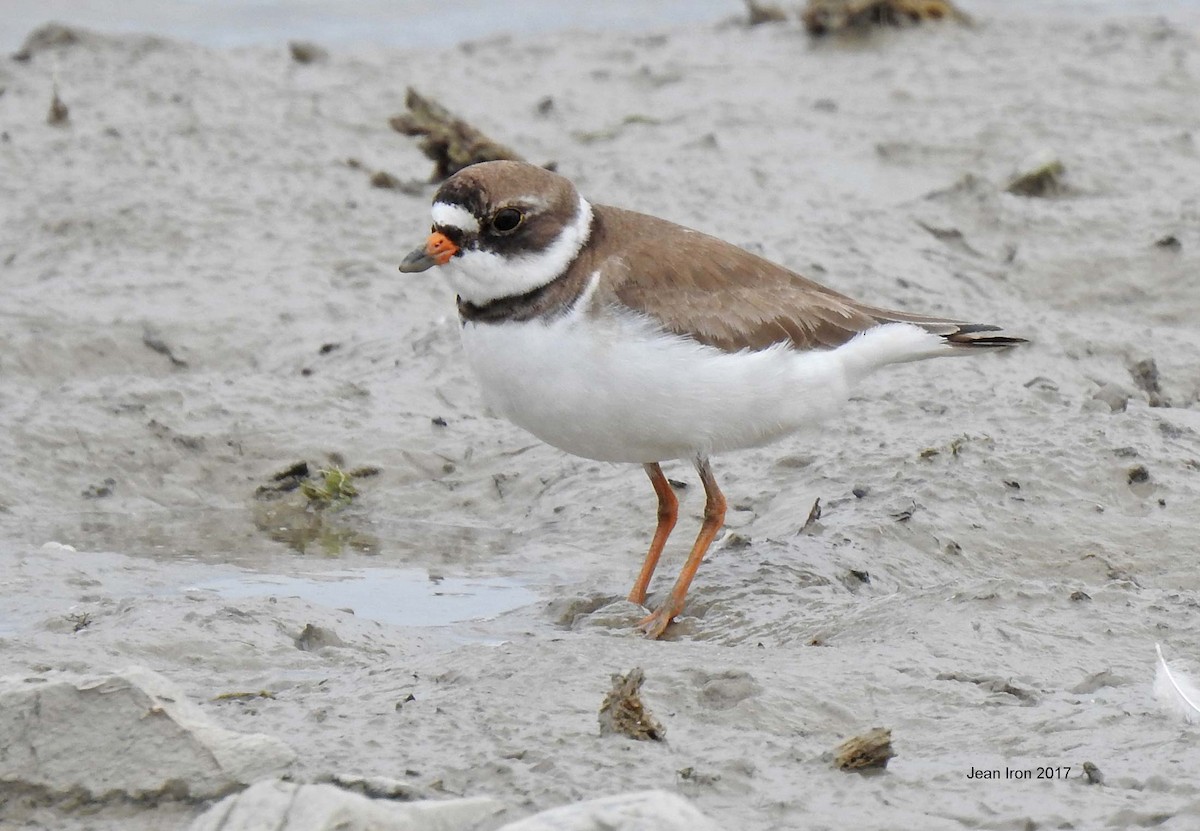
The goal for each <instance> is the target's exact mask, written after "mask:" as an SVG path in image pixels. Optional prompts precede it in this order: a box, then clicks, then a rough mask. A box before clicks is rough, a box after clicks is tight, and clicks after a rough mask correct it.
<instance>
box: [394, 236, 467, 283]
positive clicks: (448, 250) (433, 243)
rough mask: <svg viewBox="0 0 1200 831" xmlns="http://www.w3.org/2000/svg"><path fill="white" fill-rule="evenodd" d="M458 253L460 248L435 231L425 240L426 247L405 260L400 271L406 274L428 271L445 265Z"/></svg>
mask: <svg viewBox="0 0 1200 831" xmlns="http://www.w3.org/2000/svg"><path fill="white" fill-rule="evenodd" d="M457 253H458V246H457V245H455V244H454V243H453V242H451V241H450V238H449V237H448V236H446V235H445V234H443V233H442V232H441V231H434V232H433V233H432V234H430V235H429V239H427V240H425V246H424V247H423V248H418V249H416V250H415V251H413V252H412V253H411V254H409V255H408V256H407V257H405V258H404V261H403V262H402V263H400V270H401V271H403V272H405V273H409V274H412V273H415V272H418V271H426V270H428V269H430V268H433V267H434V266H435V265H445V264H446V263H448V262H450V258H451V257H453V256H454V255H455V254H457Z"/></svg>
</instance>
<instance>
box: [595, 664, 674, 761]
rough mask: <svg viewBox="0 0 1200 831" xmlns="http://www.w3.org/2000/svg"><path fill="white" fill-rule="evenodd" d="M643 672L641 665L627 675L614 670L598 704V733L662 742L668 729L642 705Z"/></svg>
mask: <svg viewBox="0 0 1200 831" xmlns="http://www.w3.org/2000/svg"><path fill="white" fill-rule="evenodd" d="M645 680H646V675H645V673H644V672H642V668H641V667H634V668H633V669H631V670H630V671H629V674H628V675H621V674H620V673H619V672H618V673H614V674H613V677H612V689H611V690H609V693H608V695H606V696H604V703H603V704H601V705H600V717H599V718H600V735H601V736H608V735H611V734H613V733H620V734H621V735H623V736H628V737H629V738H631V739H638V740H639V741H646V740H647V739H651V740H653V741H656V742H661V741H662V740H663V739H664V738H666V735H667V730H666V728H665V727H663V726H662V725H661V724H659V723H658V722H657V721H655V720H654V717H653V716H651V715H650V713H649V712H648V711H647V710H646V705H644V704H642V696H641V689H642V682H643V681H645Z"/></svg>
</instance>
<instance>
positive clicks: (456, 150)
mask: <svg viewBox="0 0 1200 831" xmlns="http://www.w3.org/2000/svg"><path fill="white" fill-rule="evenodd" d="M404 103H405V106H407V107H408V112H407V113H402V114H400V115H394V116H392V117H391V119H389V120H388V123H389V124H391V125H392V129H393V130H395V131H396V132H398V133H403V134H404V135H406V136H424V139H422V141H421V150H422V152H424V153H425V155H426V156H428V157H429V158H431V159H433V162H434V165H435V167H434V170H433V181H435V182H440V181H441V180H443V179H445V178H447V177H449V176H453V175H454V174H455V173H457V172H458V171H460V170H462V169H463V168H464V167H468V166H470V165H473V164H475V163H476V162H490V161H496V160H498V159H511V160H513V161H517V162H521V161H524V159H522V158H521V156H520V155H518V154H517V152H516V151H515V150H512V149H511V148H509V147H505V146H504V145H503V144H500V143H499V142H496V141H493V140H492V139H490V138H488V137H487V136H485V135H484V134H483V133H482V132H480V131H479V130H477V129H476V128H475V127H472V126H471V125H470V124H468V123H467V122H465V121H463V120H462V119H461V118H458V117H457V116H455V115H454V114H453V113H451V112H450V111H449V110H447V109H446V108H445V107H443V106H442V105H441V104H439V103H438V102H436V101H434V100H433V99H430V98H426V97H425V96H423V95H421V94H420V93H418V92H417V91H416V90H414V89H412V88H411V87H410V88H409V90H408V95H407V96H406V97H405V99H404Z"/></svg>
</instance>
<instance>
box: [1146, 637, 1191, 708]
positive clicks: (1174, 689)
mask: <svg viewBox="0 0 1200 831" xmlns="http://www.w3.org/2000/svg"><path fill="white" fill-rule="evenodd" d="M1154 649H1155V650H1156V651H1157V652H1158V669H1157V670H1155V673H1154V697H1155V698H1157V699H1158V703H1159V704H1161V705H1162V706H1163V707H1165V708H1166V709H1168V710H1170V711H1171V712H1173V713H1175V714H1176V715H1178V716H1180V717H1182V718H1183V720H1184V721H1186V722H1188V723H1189V724H1200V688H1197V686H1196V682H1195V681H1193V680H1192V679H1191V678H1189V677H1188V676H1187V675H1185V674H1184V673H1183V672H1182V671H1181V670H1179V669H1178V668H1175V669H1172V668H1171V667H1170V665H1169V664H1168V663H1167V660H1166V659H1165V658H1164V657H1163V651H1162V647H1161V646H1159V645H1158V644H1154Z"/></svg>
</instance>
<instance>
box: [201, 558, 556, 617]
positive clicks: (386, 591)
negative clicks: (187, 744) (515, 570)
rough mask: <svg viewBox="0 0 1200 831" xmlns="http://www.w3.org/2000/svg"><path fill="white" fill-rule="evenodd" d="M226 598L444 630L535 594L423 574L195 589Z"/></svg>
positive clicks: (318, 577)
mask: <svg viewBox="0 0 1200 831" xmlns="http://www.w3.org/2000/svg"><path fill="white" fill-rule="evenodd" d="M196 589H200V590H204V591H212V592H216V593H217V594H218V595H220V596H221V597H224V598H227V599H235V598H245V597H264V596H279V597H299V598H300V599H302V600H307V601H308V602H310V603H317V604H320V605H322V606H328V607H329V608H331V609H352V610H353V611H354V614H355V615H357V616H358V617H362V618H366V619H368V620H377V621H379V622H380V623H387V624H391V625H393V626H446V625H448V624H451V623H461V622H463V621H469V620H484V619H487V618H493V617H496V616H497V615H500V614H503V613H504V612H509V611H512V610H513V609H518V608H520V607H521V606H526V605H529V604H530V603H533V602H534V600H536V599H537V595H535V594H534V593H533V592H531V591H530V590H529V589H527V588H525V587H524V586H522V585H520V584H519V583H517V582H515V581H513V580H506V579H503V578H498V577H431V576H430V574H429V573H428V572H426V571H422V570H420V569H369V570H356V571H328V572H322V573H321V574H312V575H304V576H294V577H292V576H281V575H266V574H261V575H250V574H245V575H237V576H227V577H220V578H216V579H213V580H206V581H204V582H202V583H198V584H193V585H192V586H190V587H189V589H188V590H190V591H194V590H196Z"/></svg>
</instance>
